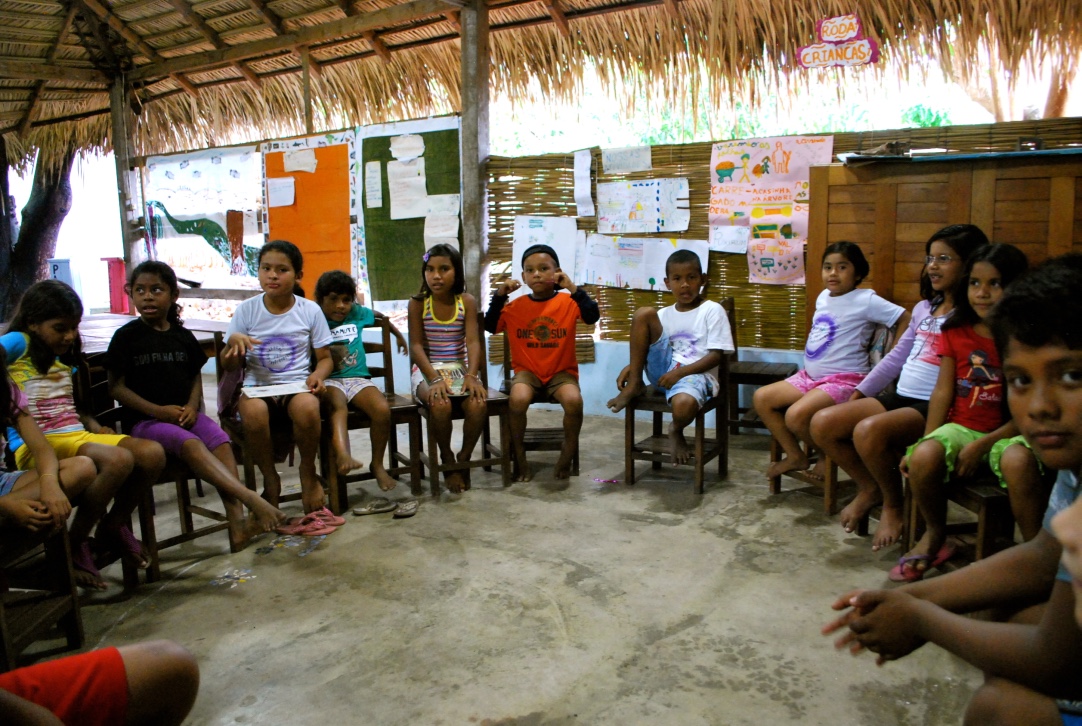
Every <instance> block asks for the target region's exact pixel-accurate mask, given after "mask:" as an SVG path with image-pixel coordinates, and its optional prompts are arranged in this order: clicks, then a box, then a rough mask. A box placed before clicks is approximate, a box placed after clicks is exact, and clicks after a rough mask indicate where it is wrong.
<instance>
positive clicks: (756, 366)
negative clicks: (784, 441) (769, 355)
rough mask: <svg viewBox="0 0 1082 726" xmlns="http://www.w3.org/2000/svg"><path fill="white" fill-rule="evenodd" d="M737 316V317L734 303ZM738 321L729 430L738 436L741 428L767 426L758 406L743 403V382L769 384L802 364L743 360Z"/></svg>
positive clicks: (730, 382) (749, 384)
mask: <svg viewBox="0 0 1082 726" xmlns="http://www.w3.org/2000/svg"><path fill="white" fill-rule="evenodd" d="M733 318H734V319H735V318H736V311H735V306H734V311H733ZM738 328H739V326H738V325H733V326H732V329H733V347H735V348H736V352H735V353H733V358H732V360H731V361H730V362H729V394H728V395H729V433H730V434H731V435H733V436H736V435H738V434H739V433H740V429H741V428H750V429H764V430H765V429H766V425H765V424H763V420H762V419H761V418H759V416H758V415H757V414H756V413H755V409H754V408H748V407H744V406H741V405H740V387H741V386H754V387H755V388H758V387H760V386H767V385H770V384H771V383H777V382H778V381H784V380H785V379H786V378H788V377H789V376H792V375H794V374H796V372H797V371H798V370H800V366H798V365H797V364H796V363H763V362H761V361H741V360H740V342H739V340H738V339H737V329H738Z"/></svg>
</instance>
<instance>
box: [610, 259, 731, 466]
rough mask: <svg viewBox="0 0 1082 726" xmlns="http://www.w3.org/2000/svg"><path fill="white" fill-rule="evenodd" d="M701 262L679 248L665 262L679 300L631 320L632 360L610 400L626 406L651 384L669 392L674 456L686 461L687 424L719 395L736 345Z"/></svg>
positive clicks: (613, 404)
mask: <svg viewBox="0 0 1082 726" xmlns="http://www.w3.org/2000/svg"><path fill="white" fill-rule="evenodd" d="M706 282H707V280H706V277H705V276H704V275H703V268H702V263H701V262H700V260H699V256H698V255H697V254H696V253H694V252H692V251H691V250H677V251H676V252H673V253H672V254H671V255H669V259H668V260H666V261H665V285H666V286H667V287H668V288H669V290H671V291H672V293H673V295H674V296H675V297H676V304H675V305H670V306H668V307H664V308H661V309H660V310H657V309H655V308H651V307H642V308H639V309H638V310H636V311H635V316H634V317H633V318H632V320H631V343H630V349H631V362H630V363H629V364H628V365H626V366H624V369H623V370H622V371H620V375H619V376H617V378H616V387H617V388H618V389H620V393H619V395H617V396H616V397H615V398H613V399H611V400H610V401H609V402H608V404H607V405H608V407H609V408H611V409H612V410H613V411H614V412H616V411H620V410H622V409H623V408H624V407H625V406H627V404H628V403H629V402H630V401H631V400H632V399H633V398H635V397H636V396H638V395H639V394H640V393H642V391H643V389H644V388H645V386H644V385H643V381H642V374H643V373H644V372H645V373H646V376H647V378H649V380H650V383H651V384H653V385H654V386H656V387H657V388H659V389H661V390H663V391H665V400H666V401H668V403H669V405H671V406H672V423H671V424H670V426H669V440H670V442H671V453H672V461H673V463H674V464H677V465H679V464H685V463H687V461H688V459H689V458H690V457H691V452H690V449H689V448H688V443H687V440H686V439H685V438H684V429H685V428H686V427H687V425H688V424H689V423H691V422H692V421H694V420H695V415H696V414H697V413H698V412H699V409H700V408H702V406H703V404H704V403H706V401H707V399H709V398H710V397H712V396H714V395H717V393H718V389H719V387H720V384H719V383H718V379H717V376H716V375H715V372H716V370H717V367H718V364H719V363H720V362H721V356H722V355H723V354H724V353H731V352H732V351H733V350H734V346H733V333H732V330H730V329H729V318H728V316H727V315H726V314H725V310H724V309H723V308H722V307H721V305H719V304H718V303H716V302H713V301H711V300H706V299H704V298H703V296H702V294H701V293H702V290H703V288H704V287H705V286H706Z"/></svg>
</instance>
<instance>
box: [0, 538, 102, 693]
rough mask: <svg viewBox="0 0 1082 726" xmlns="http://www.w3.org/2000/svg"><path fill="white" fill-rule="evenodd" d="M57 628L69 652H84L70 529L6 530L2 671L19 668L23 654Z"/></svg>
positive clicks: (0, 557) (0, 582)
mask: <svg viewBox="0 0 1082 726" xmlns="http://www.w3.org/2000/svg"><path fill="white" fill-rule="evenodd" d="M12 588H16V589H12ZM56 627H59V628H60V630H61V631H62V632H63V634H64V637H65V638H66V639H67V645H68V648H70V649H73V650H74V649H77V648H82V647H83V643H84V637H83V620H82V616H81V614H80V612H79V593H78V590H77V589H76V587H75V574H74V572H73V571H72V564H71V545H70V543H69V541H68V530H67V528H66V527H61V528H60V529H58V530H56V531H50V532H45V533H36V534H35V533H30V532H26V531H13V530H11V529H6V530H5V531H4V532H3V534H2V535H0V672H4V671H9V670H11V669H13V668H15V667H16V665H17V661H18V658H19V655H20V654H22V652H23V651H25V650H26V649H27V648H28V647H29V646H30V644H31V643H33V642H34V641H36V640H39V639H41V638H42V636H44V635H46V634H47V633H50V632H51V631H52V630H53V629H54V628H56Z"/></svg>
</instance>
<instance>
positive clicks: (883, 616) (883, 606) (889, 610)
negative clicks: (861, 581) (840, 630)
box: [849, 590, 935, 665]
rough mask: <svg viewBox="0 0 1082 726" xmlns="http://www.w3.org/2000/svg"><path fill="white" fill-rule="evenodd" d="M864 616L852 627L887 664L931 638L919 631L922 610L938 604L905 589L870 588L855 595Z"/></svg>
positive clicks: (877, 661)
mask: <svg viewBox="0 0 1082 726" xmlns="http://www.w3.org/2000/svg"><path fill="white" fill-rule="evenodd" d="M853 607H854V608H856V609H857V610H858V611H860V612H861V615H860V617H858V618H856V619H854V620H853V621H852V622H850V623H849V630H850V631H851V632H852V633H853V634H854V635H855V636H856V640H857V641H858V642H859V643H860V644H861V645H862V646H864V647H865V648H867V649H868V650H870V651H872V652H873V653H876V654H877V655H878V656H879V658H878V659H877V660H876V663H878V664H879V665H883V664H884V663H886V662H887V661H890V660H898V659H899V658H902V657H904V656H907V655H909V654H910V653H912V652H913V651H914V650H916V649H917V648H919V647H921V646H922V645H924V644H925V642H927V641H926V640H925V639H924V638H922V637H921V636H920V634H919V631H920V626H921V610H922V609H923V608H926V607H935V606H934V605H931V604H930V603H927V602H925V601H924V600H919V599H917V598H915V597H913V596H912V595H910V594H909V593H907V592H903V591H901V590H868V591H865V592H862V593H860V594H858V595H857V596H855V597H854V598H853Z"/></svg>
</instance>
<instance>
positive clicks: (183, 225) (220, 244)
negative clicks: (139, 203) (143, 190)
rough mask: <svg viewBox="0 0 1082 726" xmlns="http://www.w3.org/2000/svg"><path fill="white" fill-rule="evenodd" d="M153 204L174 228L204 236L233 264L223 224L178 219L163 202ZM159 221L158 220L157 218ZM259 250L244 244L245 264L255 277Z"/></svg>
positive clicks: (202, 219) (226, 260)
mask: <svg viewBox="0 0 1082 726" xmlns="http://www.w3.org/2000/svg"><path fill="white" fill-rule="evenodd" d="M150 204H151V205H153V206H154V207H156V208H157V209H159V210H160V211H161V213H162V214H163V215H165V218H166V219H167V220H169V224H171V225H172V226H173V229H175V230H176V231H177V233H178V234H194V235H198V236H200V237H202V238H203V239H204V240H206V242H207V244H208V245H210V246H211V247H213V248H214V250H215V252H217V253H218V254H219V255H221V256H222V259H223V260H225V262H226V264H227V265H229V266H230V267H232V266H233V257H232V255H231V254H230V251H229V238H228V237H227V236H226V234H225V230H224V229H222V226H221V225H220V224H218V223H217V222H214V221H213V220H210V219H206V218H201V219H187V220H185V219H176V218H175V217H173V215H171V214H169V211H168V210H167V209H166V208H165V205H163V204H162V203H161V202H155V201H151V202H150ZM155 221H157V220H155ZM258 255H259V250H257V249H254V248H252V247H249V246H247V245H244V265H245V267H246V268H247V271H248V274H249V275H251V276H252V277H255V276H256V274H257V271H258V269H259V260H258Z"/></svg>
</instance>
